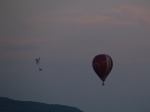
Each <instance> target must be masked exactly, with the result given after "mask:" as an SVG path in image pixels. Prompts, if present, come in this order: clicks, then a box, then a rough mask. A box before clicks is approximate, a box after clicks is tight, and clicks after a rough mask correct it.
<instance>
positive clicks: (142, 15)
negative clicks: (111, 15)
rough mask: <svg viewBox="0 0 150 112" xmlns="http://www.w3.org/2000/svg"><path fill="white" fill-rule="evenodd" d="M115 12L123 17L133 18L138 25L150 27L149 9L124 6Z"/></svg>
mask: <svg viewBox="0 0 150 112" xmlns="http://www.w3.org/2000/svg"><path fill="white" fill-rule="evenodd" d="M114 12H116V13H118V14H120V15H121V16H123V15H124V16H128V17H130V18H131V17H132V18H133V20H134V21H137V22H138V23H144V24H146V25H148V26H149V27H150V13H149V11H148V10H147V9H144V8H139V7H136V6H128V5H122V6H119V7H118V8H116V9H115V10H114Z"/></svg>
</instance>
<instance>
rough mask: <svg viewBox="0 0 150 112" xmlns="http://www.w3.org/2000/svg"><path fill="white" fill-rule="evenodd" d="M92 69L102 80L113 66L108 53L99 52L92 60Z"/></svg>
mask: <svg viewBox="0 0 150 112" xmlns="http://www.w3.org/2000/svg"><path fill="white" fill-rule="evenodd" d="M92 66H93V69H94V71H95V73H96V74H97V75H98V77H99V78H100V79H101V80H102V81H103V82H104V81H105V79H106V77H107V76H108V74H109V73H110V71H111V70H112V67H113V61H112V59H111V57H110V56H109V55H106V54H99V55H97V56H95V57H94V59H93V62H92Z"/></svg>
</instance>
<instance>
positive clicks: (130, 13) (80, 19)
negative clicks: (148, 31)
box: [24, 5, 150, 27]
mask: <svg viewBox="0 0 150 112" xmlns="http://www.w3.org/2000/svg"><path fill="white" fill-rule="evenodd" d="M112 10H113V11H112ZM112 10H111V11H109V14H108V12H107V14H106V13H102V14H90V13H89V14H87V13H84V12H82V11H77V10H70V11H68V10H56V11H46V12H40V13H38V14H36V15H33V16H32V17H30V18H28V19H26V20H24V23H25V24H28V25H30V26H34V27H41V26H42V25H50V23H55V22H62V23H72V24H76V25H122V26H127V25H128V26H131V25H136V24H138V23H144V24H146V25H148V26H149V27H150V14H149V13H148V10H146V9H143V8H139V7H135V6H127V5H123V6H119V7H117V8H115V9H112Z"/></svg>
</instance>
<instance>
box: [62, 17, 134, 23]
mask: <svg viewBox="0 0 150 112" xmlns="http://www.w3.org/2000/svg"><path fill="white" fill-rule="evenodd" d="M59 20H60V21H63V22H70V23H76V24H80V25H97V24H98V25H131V24H133V22H131V21H124V20H119V19H118V18H115V17H112V16H103V15H83V16H79V17H76V18H61V19H59Z"/></svg>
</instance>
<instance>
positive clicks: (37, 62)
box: [35, 57, 40, 65]
mask: <svg viewBox="0 0 150 112" xmlns="http://www.w3.org/2000/svg"><path fill="white" fill-rule="evenodd" d="M35 62H36V64H37V65H38V64H39V62H40V57H39V58H38V59H36V60H35Z"/></svg>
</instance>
